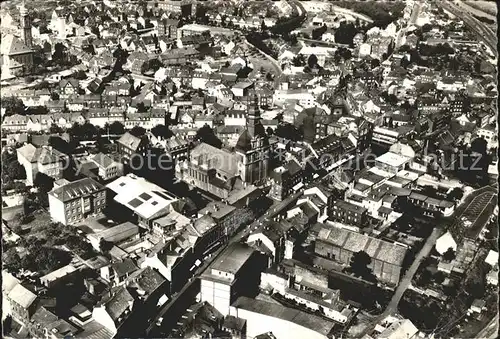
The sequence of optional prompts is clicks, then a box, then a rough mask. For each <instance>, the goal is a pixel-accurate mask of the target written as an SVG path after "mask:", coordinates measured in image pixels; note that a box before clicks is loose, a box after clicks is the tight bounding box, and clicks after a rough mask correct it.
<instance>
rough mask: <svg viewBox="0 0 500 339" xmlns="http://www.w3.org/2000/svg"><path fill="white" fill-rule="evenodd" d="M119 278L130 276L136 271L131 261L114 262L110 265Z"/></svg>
mask: <svg viewBox="0 0 500 339" xmlns="http://www.w3.org/2000/svg"><path fill="white" fill-rule="evenodd" d="M111 266H112V267H113V269H114V270H115V272H116V274H117V275H118V276H119V277H122V276H124V275H126V274H130V273H132V272H134V271H136V270H137V266H136V265H135V264H134V262H133V261H132V259H125V260H124V261H119V262H115V263H113V264H112V265H111Z"/></svg>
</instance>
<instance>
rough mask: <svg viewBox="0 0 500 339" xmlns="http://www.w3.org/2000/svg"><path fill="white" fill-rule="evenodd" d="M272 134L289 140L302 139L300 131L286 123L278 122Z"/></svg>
mask: <svg viewBox="0 0 500 339" xmlns="http://www.w3.org/2000/svg"><path fill="white" fill-rule="evenodd" d="M274 135H276V136H277V137H280V138H284V139H287V140H291V141H301V140H302V139H303V135H302V133H301V132H300V131H299V130H298V129H297V128H296V127H295V126H294V125H291V124H288V123H282V124H279V125H278V127H277V128H276V130H275V131H274Z"/></svg>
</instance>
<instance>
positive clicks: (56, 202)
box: [48, 178, 107, 225]
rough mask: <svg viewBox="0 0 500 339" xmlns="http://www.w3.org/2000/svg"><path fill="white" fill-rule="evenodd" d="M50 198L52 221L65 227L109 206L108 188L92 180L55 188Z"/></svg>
mask: <svg viewBox="0 0 500 339" xmlns="http://www.w3.org/2000/svg"><path fill="white" fill-rule="evenodd" d="M48 196H49V209H50V216H51V218H52V220H54V221H56V222H60V223H62V224H64V225H70V224H74V223H77V222H79V221H81V220H83V219H85V218H87V217H88V216H89V215H92V214H97V213H99V212H101V211H102V210H103V209H104V208H106V206H107V200H106V187H104V186H103V185H101V184H99V183H98V182H96V181H94V180H92V179H90V178H84V179H81V180H77V181H73V182H70V183H67V184H64V185H62V186H59V187H55V188H54V189H53V190H52V191H50V192H49V193H48Z"/></svg>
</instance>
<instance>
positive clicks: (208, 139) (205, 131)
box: [195, 125, 222, 148]
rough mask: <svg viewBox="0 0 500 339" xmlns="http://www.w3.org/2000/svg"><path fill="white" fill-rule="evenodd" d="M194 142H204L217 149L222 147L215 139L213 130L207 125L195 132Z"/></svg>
mask: <svg viewBox="0 0 500 339" xmlns="http://www.w3.org/2000/svg"><path fill="white" fill-rule="evenodd" d="M195 140H198V141H201V142H204V143H206V144H209V145H212V146H214V147H217V148H221V146H222V141H220V140H219V138H217V136H216V135H215V133H214V130H213V129H212V128H211V127H210V126H208V125H205V126H203V127H202V128H200V129H199V130H198V131H197V132H196V136H195Z"/></svg>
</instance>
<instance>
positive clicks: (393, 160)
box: [375, 152, 410, 166]
mask: <svg viewBox="0 0 500 339" xmlns="http://www.w3.org/2000/svg"><path fill="white" fill-rule="evenodd" d="M409 160H410V158H408V157H405V156H404V155H400V154H396V153H392V152H387V153H384V154H382V155H381V156H379V157H378V158H377V159H375V161H378V162H381V163H383V164H387V165H390V166H401V165H403V164H405V163H407V162H408V161H409Z"/></svg>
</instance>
